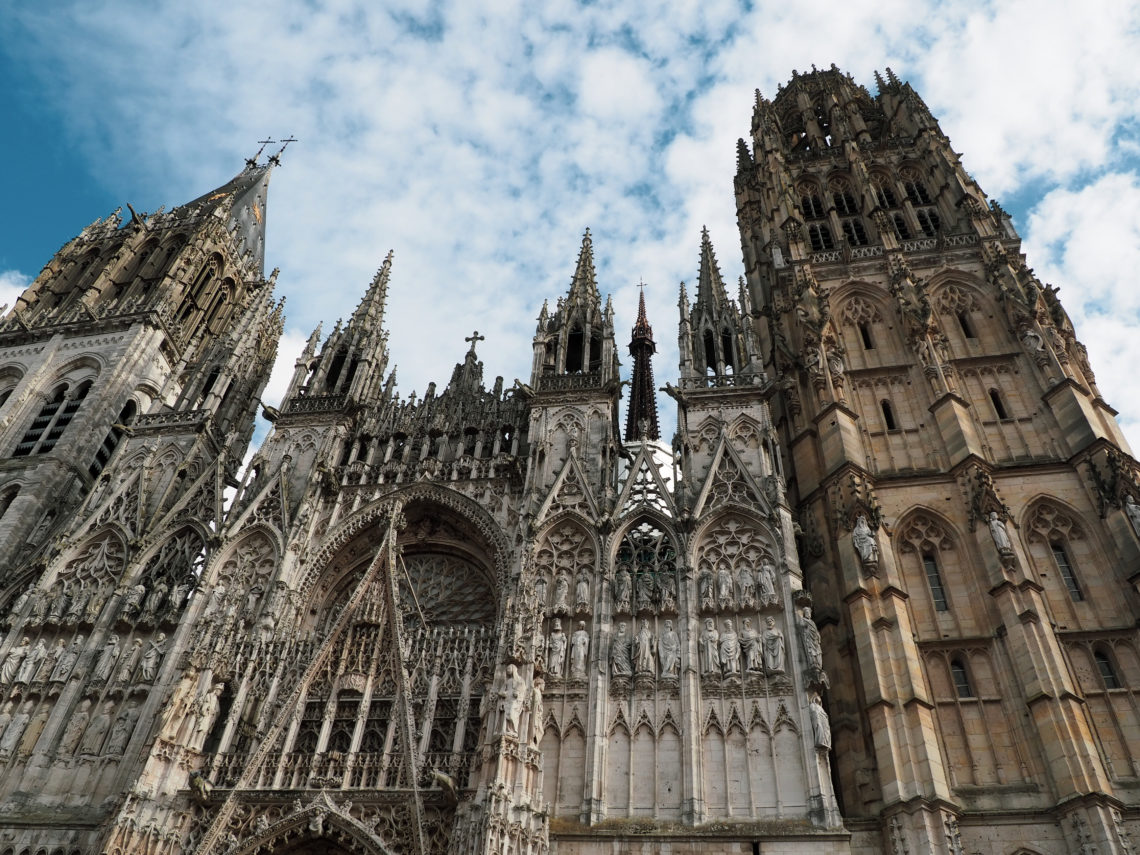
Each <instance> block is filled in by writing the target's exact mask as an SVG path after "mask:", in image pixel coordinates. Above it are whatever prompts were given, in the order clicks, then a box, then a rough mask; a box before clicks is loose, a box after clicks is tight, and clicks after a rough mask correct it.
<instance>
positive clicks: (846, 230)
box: [841, 219, 870, 246]
mask: <svg viewBox="0 0 1140 855" xmlns="http://www.w3.org/2000/svg"><path fill="white" fill-rule="evenodd" d="M841 225H842V226H843V237H845V238H846V239H847V242H848V243H849V244H851V245H852V246H866V245H867V244H868V243H869V242H870V240H869V238H868V237H867V230H866V229H865V228H864V227H863V221H862V220H859V219H853V220H843V222H842V223H841Z"/></svg>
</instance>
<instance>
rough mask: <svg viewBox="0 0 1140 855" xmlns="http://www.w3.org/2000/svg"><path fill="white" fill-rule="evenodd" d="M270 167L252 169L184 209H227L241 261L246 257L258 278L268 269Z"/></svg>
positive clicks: (244, 171) (190, 203)
mask: <svg viewBox="0 0 1140 855" xmlns="http://www.w3.org/2000/svg"><path fill="white" fill-rule="evenodd" d="M272 171H273V166H272V165H271V164H266V165H264V166H256V165H255V166H252V167H251V166H249V165H246V166H245V168H244V169H242V171H241V172H240V173H238V175H236V176H235V177H234V178H233V179H231V180H230V181H228V182H227V183H225V184H223V185H222V186H221V187H218V188H217V189H216V190H213V191H211V192H209V193H205V194H203V195H202V196H199V197H198V198H197V199H195V200H193V201H192V202H188V203H187V204H186V205H183V206H182V207H183V208H184V209H198V210H199V211H201V212H203V213H204V212H207V211H214V210H217V209H218V208H223V207H224V208H225V209H226V217H227V226H228V228H229V230H230V231H231V232H233V234H234V238H235V240H236V241H237V255H238V257H239V258H242V257H245V256H246V255H247V254H248V256H249V258H250V260H251V261H252V262H253V265H254V268H255V270H254V272H255V273H256V274H258V275H260V274H261V271H262V270H263V269H264V267H265V207H266V197H267V195H268V191H269V175H270V173H271V172H272Z"/></svg>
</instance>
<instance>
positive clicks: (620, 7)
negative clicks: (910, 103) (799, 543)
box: [0, 0, 1140, 444]
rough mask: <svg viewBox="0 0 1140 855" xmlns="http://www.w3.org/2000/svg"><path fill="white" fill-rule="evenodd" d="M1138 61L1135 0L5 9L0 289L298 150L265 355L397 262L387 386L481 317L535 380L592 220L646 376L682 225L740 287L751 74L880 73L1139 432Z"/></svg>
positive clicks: (276, 237) (291, 350)
mask: <svg viewBox="0 0 1140 855" xmlns="http://www.w3.org/2000/svg"><path fill="white" fill-rule="evenodd" d="M267 10H271V11H267ZM1138 55H1140V7H1138V5H1137V4H1136V3H1111V4H1094V5H1090V6H1088V7H1087V8H1085V9H1084V10H1083V12H1082V14H1081V15H1080V16H1079V17H1078V16H1077V15H1075V14H1074V12H1073V11H1072V6H1071V4H1065V3H1061V2H1047V0H1036V2H1019V0H1011V2H1004V3H1000V4H997V3H986V2H959V3H953V4H940V3H929V2H928V3H924V2H919V0H911V2H903V0H879V2H848V3H844V4H842V5H839V4H835V3H830V2H827V3H825V2H801V3H797V4H788V3H783V2H754V3H737V2H727V0H705V2H669V3H650V2H638V0H626V2H620V3H618V2H604V0H599V2H591V3H575V2H564V0H550V2H545V3H542V4H523V3H521V2H513V0H503V2H497V3H493V4H492V3H485V2H472V0H455V2H451V0H440V2H434V3H430V4H427V5H425V4H422V3H410V2H409V3H401V2H385V3H382V4H375V3H367V2H355V0H329V2H321V0H310V1H309V2H300V1H299V0H297V2H294V1H293V0H280V2H275V3H273V4H253V3H246V2H234V0H230V2H219V0H202V2H196V3H193V4H191V3H176V2H156V3H142V2H123V0H114V2H112V0H83V2H66V0H52V2H39V3H32V2H25V3H20V2H15V3H14V4H12V5H11V6H10V7H9V8H7V9H6V11H5V14H4V15H3V16H2V17H0V75H2V77H0V79H3V80H4V84H5V85H4V87H3V91H2V92H0V108H2V109H3V111H4V112H3V115H5V116H6V117H7V118H8V121H6V123H5V124H6V126H7V127H6V131H5V133H4V134H3V135H2V136H0V154H3V156H4V162H5V164H6V167H7V168H6V169H5V170H3V173H2V177H0V192H2V194H3V198H4V199H5V200H6V201H7V202H8V204H7V205H5V208H4V212H3V213H2V214H0V218H2V220H3V223H2V225H3V229H2V231H0V234H2V235H3V237H2V238H0V303H5V302H11V300H12V299H13V297H14V294H15V293H17V292H18V289H19V288H20V287H21V286H22V285H23V284H24V283H26V282H27V281H29V279H30V277H32V276H34V275H35V274H36V273H37V272H38V270H39V269H40V267H41V266H42V265H43V264H44V263H45V262H46V261H47V260H48V259H49V258H50V256H51V254H52V253H53V252H54V251H55V250H56V249H57V248H58V247H59V246H60V245H61V244H62V243H63V242H64V241H66V240H67V239H68V238H69V237H71V236H72V235H74V234H75V233H76V232H77V231H78V230H79V229H80V228H82V227H83V226H84V225H86V224H87V223H88V222H90V221H91V220H93V219H95V218H96V217H99V216H104V215H106V214H107V213H108V212H109V211H111V210H113V209H114V208H115V207H117V206H118V205H120V204H123V203H125V202H130V203H131V204H133V205H134V206H135V208H136V209H138V210H153V209H155V208H157V207H158V206H160V205H167V206H168V207H169V206H171V205H175V204H179V203H181V202H185V201H187V200H189V199H191V198H193V197H195V196H197V195H199V194H200V193H202V192H203V191H205V190H207V189H209V188H211V187H213V186H217V185H219V184H221V183H223V182H224V181H226V180H227V179H228V178H229V177H231V176H232V175H233V174H234V173H235V172H237V171H238V170H239V169H240V167H241V164H242V160H243V158H244V157H247V156H249V155H250V154H252V153H253V151H254V150H255V149H256V143H255V141H256V140H258V139H261V138H263V137H264V136H265V135H271V136H273V137H274V138H277V139H279V138H281V137H282V136H285V135H287V134H293V135H295V136H296V137H298V138H299V139H300V142H298V143H297V144H296V145H295V146H293V147H291V148H290V149H289V151H288V152H287V154H286V157H285V164H284V166H283V168H281V169H279V170H277V171H276V173H275V174H274V177H273V182H272V186H271V190H270V199H269V205H268V236H267V251H266V259H267V266H269V267H274V266H277V267H280V268H281V275H280V278H279V280H278V288H279V290H280V292H281V293H282V294H284V295H286V296H287V298H288V305H287V313H288V322H287V330H286V337H285V340H284V341H283V343H282V350H281V355H282V360H281V363H282V364H285V365H287V364H290V363H291V362H292V361H293V359H294V358H295V356H296V354H297V353H298V352H299V350H300V347H301V345H302V343H303V340H304V338H305V337H307V335H308V333H309V331H310V330H311V329H312V327H313V326H315V325H316V323H317V322H318V321H320V320H322V319H323V320H324V321H326V329H329V328H330V326H329V325H331V323H332V322H334V321H335V320H336V318H337V317H338V316H347V315H348V314H349V313H351V311H352V308H353V306H354V305H355V304H356V301H357V299H358V298H359V296H360V294H361V293H362V292H363V290H364V288H365V287H366V286H367V284H368V282H369V281H370V279H371V277H372V274H373V272H374V271H375V269H376V268H377V267H378V266H379V265H380V263H381V261H382V260H383V258H384V256H385V254H386V253H387V251H388V250H389V249H394V250H395V260H394V267H393V276H392V286H391V290H390V308H389V314H388V317H389V326H390V328H391V333H392V334H391V348H392V358H393V361H394V362H395V363H396V364H398V366H399V374H398V376H399V385H400V389H401V391H402V392H403V393H405V394H406V393H408V392H411V391H412V390H413V389H415V390H417V391H419V392H421V393H422V391H423V389H424V387H425V386H426V384H427V382H428V381H429V380H433V379H434V380H440V381H445V380H446V378H447V377H448V376H449V375H450V370H451V366H452V365H453V364H454V363H455V362H456V361H457V360H459V359H461V358H462V355H463V353H464V351H465V349H466V344H465V342H464V341H463V338H464V336H467V335H470V334H471V330H472V329H473V328H475V327H478V328H479V331H480V333H481V334H483V335H485V336H486V337H487V338H486V341H484V342H481V343H480V355H481V357H482V359H483V360H484V363H485V372H486V374H487V376H488V378H491V377H494V376H495V375H496V374H502V375H504V376H506V377H507V378H508V382H509V380H510V379H511V378H513V377H516V376H517V377H524V378H525V376H526V374H527V372H528V370H529V362H530V337H531V335H532V333H533V329H534V319H535V317H536V316H537V314H538V311H539V308H540V307H541V305H542V301H543V299H545V298H550V299H552V300H553V299H555V298H557V297H558V296H559V295H560V294H563V293H565V290H566V288H567V286H568V283H569V279H570V275H571V273H572V271H573V267H574V261H575V257H576V254H577V251H578V246H579V242H580V239H581V234H582V231H583V230H584V229H585V228H586V227H587V226H589V227H590V228H591V231H592V233H593V235H594V246H595V253H596V261H597V267H598V274H599V280H600V283H599V284H600V286H601V289H602V291H603V293H612V294H613V295H614V300H615V306H616V308H617V313H618V324H619V327H620V328H621V330H622V335H623V336H624V333H625V331H626V330H628V328H629V326H630V325H631V324H632V321H633V318H634V314H635V309H636V302H637V301H636V296H637V292H636V289H637V283H638V281H639V280H642V279H643V280H644V281H645V282H646V285H647V287H646V298H647V303H648V306H649V313H650V320H651V321H652V323H653V324H654V327H655V331H656V334H657V339H658V343H659V356H658V359H657V361H656V366H655V367H656V373H657V377H658V379H659V380H661V381H662V382H664V380H665V379H667V378H669V377H670V376H672V375H673V374H674V372H675V370H676V369H675V366H676V348H675V341H676V336H675V332H676V326H675V324H676V319H677V314H676V312H677V310H676V300H677V286H678V282H679V281H680V280H682V279H684V280H686V281H691V280H692V279H693V278H694V277H695V275H696V267H697V259H698V253H697V251H698V241H699V235H700V229H701V227H702V225H707V226H708V228H709V231H710V233H711V235H712V238H713V242H714V245H715V247H716V249H717V253H718V256H719V259H720V262H721V268H722V270H723V272H724V274H725V276H726V278H727V279H728V280H729V281H734V280H735V279H736V277H737V276H738V275H739V274H740V272H741V264H740V246H739V238H738V236H737V233H736V229H735V217H734V210H733V199H732V175H733V172H734V167H735V141H736V139H737V137H740V136H746V135H747V133H748V129H749V121H750V115H751V105H752V99H753V90H754V88H756V87H759V88H760V89H761V90H762V91H764V92H765V93H767V94H769V95H772V94H774V93H775V91H776V87H777V86H778V85H779V84H780V83H782V82H784V81H786V80H787V79H788V78H789V77H790V74H791V71H792V69H793V68H798V69H807V68H809V67H810V66H811V65H812V64H813V63H814V64H816V65H819V66H821V67H826V66H828V65H830V64H831V63H833V62H834V63H836V64H837V65H839V66H840V67H841V68H842V69H843V70H845V71H849V72H851V73H852V74H853V75H854V76H855V78H856V80H857V81H859V82H860V83H863V84H864V85H866V86H867V87H868V88H870V89H872V90H873V89H874V77H873V72H874V70H875V69H883V68H885V67H886V66H888V65H889V66H891V67H892V68H893V69H894V71H895V72H896V73H897V74H898V75H899V76H900V77H902V78H904V79H907V80H910V81H911V82H912V83H913V84H914V85H915V87H916V88H917V89H918V91H919V92H920V94H921V95H922V96H923V98H924V99H925V100H926V102H927V103H928V104H929V105H930V107H931V109H932V110H933V111H934V113H935V115H936V116H938V118H939V119H940V121H941V124H942V127H943V129H944V130H945V131H946V132H947V134H948V135H949V136H950V138H951V140H952V141H953V144H954V147H955V149H956V150H957V151H959V152H962V153H963V160H964V163H965V165H966V168H967V169H968V170H970V172H971V173H972V174H973V175H974V176H975V177H976V178H977V179H978V181H979V182H980V183H981V185H982V187H983V189H985V190H986V191H987V192H988V193H989V194H990V195H991V197H993V198H996V199H998V200H999V201H1001V202H1002V203H1003V205H1005V207H1006V208H1007V209H1009V210H1010V211H1011V213H1013V214H1014V217H1015V220H1016V224H1017V226H1018V228H1019V230H1020V232H1021V234H1022V237H1023V238H1024V239H1025V243H1026V247H1025V248H1026V252H1027V254H1028V261H1029V264H1030V266H1032V267H1034V268H1035V269H1036V271H1037V272H1038V274H1039V275H1040V276H1041V277H1042V278H1043V279H1045V280H1046V281H1049V282H1052V283H1054V284H1057V285H1060V286H1061V296H1062V300H1063V302H1064V303H1065V305H1066V307H1067V309H1068V310H1069V312H1070V314H1072V315H1073V317H1074V320H1075V321H1076V323H1077V329H1078V335H1080V337H1081V338H1082V339H1083V340H1084V341H1085V343H1086V344H1087V345H1088V347H1089V350H1090V353H1091V358H1092V362H1093V366H1094V368H1095V369H1096V371H1097V376H1098V379H1099V381H1100V385H1101V390H1102V392H1103V393H1104V395H1105V397H1106V399H1107V400H1108V401H1109V402H1110V403H1111V404H1113V405H1114V406H1116V407H1117V408H1118V409H1120V410H1121V413H1122V419H1123V420H1124V422H1125V425H1126V429H1127V430H1129V431H1130V432H1131V433H1132V435H1133V436H1134V437H1136V439H1135V440H1134V444H1136V443H1137V442H1140V397H1138V396H1137V395H1136V394H1135V393H1136V381H1135V379H1134V375H1135V371H1134V368H1133V366H1135V365H1137V364H1140V335H1137V332H1138V331H1140V288H1137V287H1136V286H1135V284H1134V283H1133V281H1132V280H1133V276H1134V273H1133V271H1135V270H1137V269H1140V177H1138V171H1137V165H1138V162H1140V140H1138V138H1137V113H1136V107H1135V105H1136V104H1140V97H1138V96H1140V63H1138V62H1137V61H1136V59H1135V58H1136V57H1137V56H1138ZM622 343H623V344H624V341H623V342H622ZM284 379H285V378H284V377H283V376H282V372H278V374H277V376H276V377H275V380H274V388H275V389H280V385H281V383H282V381H283V380H284ZM272 395H273V392H271V393H270V395H268V396H267V397H270V398H271V397H272Z"/></svg>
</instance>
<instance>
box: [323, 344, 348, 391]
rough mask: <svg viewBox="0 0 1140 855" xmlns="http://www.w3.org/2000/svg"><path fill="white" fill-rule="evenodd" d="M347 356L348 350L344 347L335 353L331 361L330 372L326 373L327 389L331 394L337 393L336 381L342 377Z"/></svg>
mask: <svg viewBox="0 0 1140 855" xmlns="http://www.w3.org/2000/svg"><path fill="white" fill-rule="evenodd" d="M347 358H348V351H347V350H345V349H344V348H343V347H342V348H340V349H338V350H337V352H336V353H334V354H333V358H332V362H330V363H329V373H328V374H327V375H325V391H326V392H328V393H329V394H330V395H332V394H335V393H336V381H337V380H339V379H340V372H341V369H343V368H344V361H345V360H346V359H347Z"/></svg>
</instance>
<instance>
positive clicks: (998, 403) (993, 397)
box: [990, 389, 1009, 419]
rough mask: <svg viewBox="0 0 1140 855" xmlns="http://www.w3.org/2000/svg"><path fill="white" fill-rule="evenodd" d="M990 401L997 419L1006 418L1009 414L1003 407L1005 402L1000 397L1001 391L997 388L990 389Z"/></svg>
mask: <svg viewBox="0 0 1140 855" xmlns="http://www.w3.org/2000/svg"><path fill="white" fill-rule="evenodd" d="M990 403H991V404H993V406H994V415H995V416H997V417H998V418H999V419H1008V418H1009V414H1008V412H1006V409H1005V402H1003V401H1002V399H1001V392H999V391H998V390H997V389H990Z"/></svg>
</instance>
